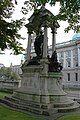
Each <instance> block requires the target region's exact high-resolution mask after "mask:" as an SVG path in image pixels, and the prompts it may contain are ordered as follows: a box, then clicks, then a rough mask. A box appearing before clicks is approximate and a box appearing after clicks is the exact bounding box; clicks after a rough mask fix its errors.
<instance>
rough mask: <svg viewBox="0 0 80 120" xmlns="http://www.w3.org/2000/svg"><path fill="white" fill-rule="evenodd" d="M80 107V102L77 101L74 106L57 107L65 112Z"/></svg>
mask: <svg viewBox="0 0 80 120" xmlns="http://www.w3.org/2000/svg"><path fill="white" fill-rule="evenodd" d="M79 107H80V104H79V103H77V102H74V105H73V106H69V107H63V108H57V109H58V112H59V113H63V112H71V111H74V110H76V109H78V108H79Z"/></svg>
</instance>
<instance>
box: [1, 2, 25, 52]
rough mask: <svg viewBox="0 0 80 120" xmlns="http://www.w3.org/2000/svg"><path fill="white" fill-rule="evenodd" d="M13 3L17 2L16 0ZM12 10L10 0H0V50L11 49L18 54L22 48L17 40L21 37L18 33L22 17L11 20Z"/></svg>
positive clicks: (12, 6) (12, 5)
mask: <svg viewBox="0 0 80 120" xmlns="http://www.w3.org/2000/svg"><path fill="white" fill-rule="evenodd" d="M15 4H17V1H16V0H15ZM13 11H14V4H13V2H12V0H0V48H1V50H4V49H12V50H13V51H14V54H19V53H21V52H22V51H23V50H24V49H23V47H22V45H21V43H20V42H19V40H20V39H22V37H21V35H20V34H18V31H19V30H20V29H21V27H22V25H23V20H24V19H23V18H22V19H20V20H16V21H14V20H12V19H11V17H12V14H13Z"/></svg>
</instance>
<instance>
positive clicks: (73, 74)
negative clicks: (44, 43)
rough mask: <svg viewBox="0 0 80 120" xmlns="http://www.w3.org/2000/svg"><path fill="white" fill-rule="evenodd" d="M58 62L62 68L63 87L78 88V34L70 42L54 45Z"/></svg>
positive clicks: (79, 54)
mask: <svg viewBox="0 0 80 120" xmlns="http://www.w3.org/2000/svg"><path fill="white" fill-rule="evenodd" d="M56 51H57V56H58V61H59V62H60V63H61V64H62V66H63V70H62V73H63V80H62V84H63V86H64V87H68V88H69V87H70V88H79V87H80V33H76V34H75V35H74V36H73V38H72V40H70V41H68V42H64V43H61V44H57V45H56Z"/></svg>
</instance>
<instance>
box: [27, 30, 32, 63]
mask: <svg viewBox="0 0 80 120" xmlns="http://www.w3.org/2000/svg"><path fill="white" fill-rule="evenodd" d="M31 41H32V40H31V33H29V32H28V45H27V61H29V60H30V52H31Z"/></svg>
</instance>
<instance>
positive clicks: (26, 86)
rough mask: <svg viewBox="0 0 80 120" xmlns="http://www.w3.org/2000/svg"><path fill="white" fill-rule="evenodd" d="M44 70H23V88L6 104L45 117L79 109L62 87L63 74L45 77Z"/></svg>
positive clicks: (30, 67)
mask: <svg viewBox="0 0 80 120" xmlns="http://www.w3.org/2000/svg"><path fill="white" fill-rule="evenodd" d="M42 70H43V67H42V66H27V67H25V68H23V76H22V83H21V87H20V88H19V89H18V90H17V91H15V92H14V94H13V95H12V96H11V97H6V98H5V100H4V101H5V102H4V103H7V104H8V105H10V106H13V107H15V106H16V108H19V109H23V110H25V111H30V112H34V113H37V114H45V115H50V114H53V113H54V112H61V111H62V112H63V111H68V110H74V109H76V108H78V107H79V105H78V104H76V105H75V104H74V101H72V100H70V99H69V98H68V97H67V95H66V93H65V92H64V91H63V89H62V87H61V84H60V81H61V77H62V74H61V73H59V72H57V73H55V72H53V73H52V72H51V73H48V74H47V75H45V74H42Z"/></svg>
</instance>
